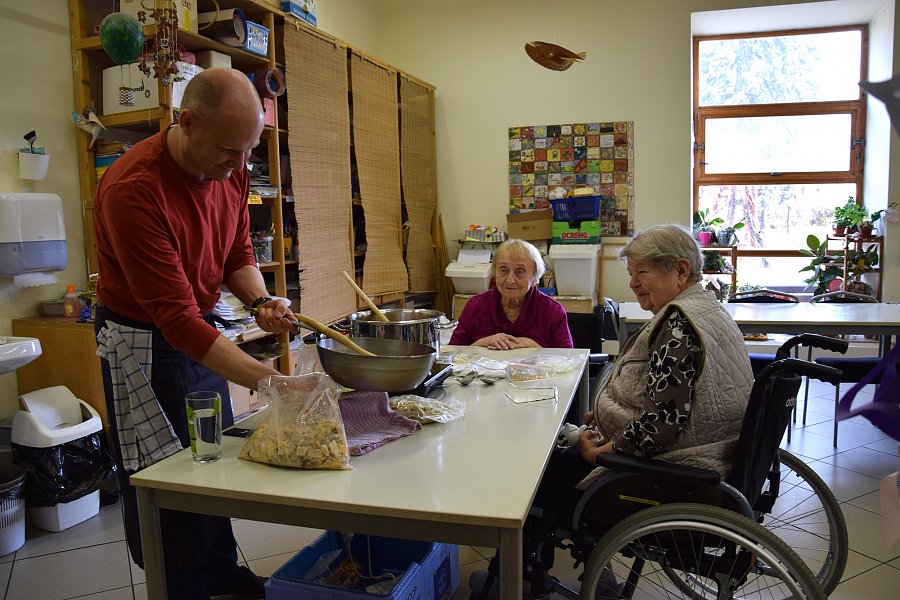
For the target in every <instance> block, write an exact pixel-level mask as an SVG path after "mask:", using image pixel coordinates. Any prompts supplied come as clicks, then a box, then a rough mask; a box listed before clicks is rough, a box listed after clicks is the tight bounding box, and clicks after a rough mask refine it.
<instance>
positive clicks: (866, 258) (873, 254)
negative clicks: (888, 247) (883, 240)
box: [847, 246, 878, 279]
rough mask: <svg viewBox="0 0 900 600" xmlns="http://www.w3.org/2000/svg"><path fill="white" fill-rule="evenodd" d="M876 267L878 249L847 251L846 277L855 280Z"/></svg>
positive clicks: (872, 247) (873, 247)
mask: <svg viewBox="0 0 900 600" xmlns="http://www.w3.org/2000/svg"><path fill="white" fill-rule="evenodd" d="M877 266H878V249H877V248H876V247H875V246H871V247H869V248H867V249H864V250H848V251H847V277H848V278H850V279H856V278H857V277H859V276H860V275H862V274H863V273H868V272H869V271H871V270H872V269H874V268H875V267H877Z"/></svg>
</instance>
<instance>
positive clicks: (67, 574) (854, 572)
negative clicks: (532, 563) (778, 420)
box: [0, 382, 900, 600]
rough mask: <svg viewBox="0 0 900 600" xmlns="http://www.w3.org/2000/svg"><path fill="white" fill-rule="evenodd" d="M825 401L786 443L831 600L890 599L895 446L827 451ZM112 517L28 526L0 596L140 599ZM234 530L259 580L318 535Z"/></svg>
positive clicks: (823, 390) (827, 392) (894, 567)
mask: <svg viewBox="0 0 900 600" xmlns="http://www.w3.org/2000/svg"><path fill="white" fill-rule="evenodd" d="M869 394H871V392H869ZM861 400H863V401H864V400H865V399H864V398H860V399H858V400H857V402H860V401H861ZM833 403H834V392H833V388H832V387H831V386H830V385H827V384H820V383H815V382H814V384H813V386H812V387H811V392H810V406H809V416H808V418H807V425H806V427H801V426H800V425H799V424H798V425H797V427H796V429H795V431H794V436H793V439H792V441H791V443H790V445H787V446H786V447H787V448H788V449H789V450H790V451H791V452H793V453H795V454H798V455H801V456H803V457H805V458H806V459H807V462H808V463H809V464H810V465H811V466H812V467H813V469H815V471H816V472H817V473H819V475H820V476H821V477H822V478H823V479H825V481H826V482H827V483H828V485H829V486H831V488H832V490H833V491H834V493H835V495H836V496H837V497H838V499H839V500H840V501H841V502H842V508H843V511H844V516H845V518H846V520H847V525H848V529H849V532H850V549H851V552H850V558H849V561H848V563H847V568H846V571H845V573H844V580H843V581H842V583H841V584H840V586H838V588H837V590H836V591H835V592H834V593H833V594H832V596H831V598H833V599H835V600H860V599H865V600H897V598H900V591H898V590H900V543H898V544H894V545H893V546H891V547H886V545H885V541H884V536H883V526H882V519H881V516H880V508H879V502H878V494H877V491H878V489H879V484H880V480H881V478H882V477H884V476H885V475H887V474H889V473H893V472H894V471H897V470H898V469H900V457H898V453H897V442H895V441H893V440H891V439H890V438H887V437H886V436H885V435H883V434H882V433H881V432H880V431H878V430H877V429H875V428H874V427H872V426H871V425H870V424H869V423H868V421H865V420H863V419H860V418H857V419H853V420H851V421H847V422H843V423H841V425H840V429H839V434H838V435H839V441H838V447H837V448H836V449H835V448H833V447H832V446H831V428H832V423H833V421H832V415H833ZM119 511H120V506H119V505H118V504H117V505H114V506H109V507H104V508H102V509H101V511H100V514H99V515H98V516H96V517H94V518H92V519H89V520H88V521H86V522H84V523H81V524H80V525H77V526H75V527H72V528H70V529H68V530H66V531H62V532H59V533H49V532H45V531H41V530H39V529H32V528H30V527H29V529H28V531H27V541H26V542H25V545H24V546H23V547H22V548H20V549H19V550H18V551H17V552H15V553H14V554H11V555H8V556H5V557H2V558H0V589H2V590H3V592H4V598H6V599H7V600H57V599H59V600H61V599H64V598H84V599H90V600H126V599H132V598H135V599H140V598H145V597H146V591H145V586H144V573H143V571H141V570H140V569H137V568H135V567H134V566H133V565H132V564H131V561H130V559H129V557H128V552H127V549H126V546H125V541H124V533H123V529H122V521H121V516H120V512H119ZM234 529H235V535H236V537H237V539H238V542H239V545H240V551H241V555H242V558H243V559H244V560H245V561H246V562H247V564H248V565H249V566H250V568H251V569H253V571H255V572H256V573H257V574H259V575H270V574H271V573H272V572H274V571H275V570H276V569H277V568H278V567H279V566H281V565H282V564H283V563H284V562H286V561H287V560H288V559H289V558H290V557H291V556H292V555H293V554H294V553H295V552H296V551H297V550H299V549H301V548H303V547H304V546H306V545H307V544H308V543H309V542H310V541H312V540H313V539H314V538H315V537H316V536H317V535H318V534H319V533H320V532H319V531H316V530H311V529H302V528H297V527H286V526H282V525H271V524H267V523H256V522H250V521H241V520H235V521H234ZM491 554H492V551H491V550H488V549H484V548H469V547H464V548H461V549H460V563H461V566H460V571H461V576H460V587H459V589H458V590H457V592H456V594H455V595H454V596H453V600H460V599H464V598H468V595H469V590H468V585H467V582H468V578H469V574H470V573H471V572H472V571H474V570H477V569H484V568H486V566H487V560H488V558H489V557H490V555H491ZM564 558H568V557H563V556H560V557H559V558H558V559H557V567H556V569H555V570H554V574H555V575H557V576H559V577H560V578H561V579H563V580H565V581H569V582H573V583H574V580H575V579H576V577H577V573H576V572H575V571H574V570H573V569H570V568H567V565H568V564H571V561H566V560H564Z"/></svg>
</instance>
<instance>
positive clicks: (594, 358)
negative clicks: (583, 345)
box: [588, 352, 609, 365]
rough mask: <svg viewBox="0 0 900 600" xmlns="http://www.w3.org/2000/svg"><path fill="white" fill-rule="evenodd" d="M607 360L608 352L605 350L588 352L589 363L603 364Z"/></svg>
mask: <svg viewBox="0 0 900 600" xmlns="http://www.w3.org/2000/svg"><path fill="white" fill-rule="evenodd" d="M608 362H609V354H607V353H606V352H591V353H590V354H588V364H589V365H605V364H606V363H608Z"/></svg>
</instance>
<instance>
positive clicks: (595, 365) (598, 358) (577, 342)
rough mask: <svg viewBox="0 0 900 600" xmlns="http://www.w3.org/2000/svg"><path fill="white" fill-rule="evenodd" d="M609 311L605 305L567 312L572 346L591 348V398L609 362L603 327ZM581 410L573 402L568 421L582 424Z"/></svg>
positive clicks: (589, 355) (589, 362)
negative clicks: (581, 311)
mask: <svg viewBox="0 0 900 600" xmlns="http://www.w3.org/2000/svg"><path fill="white" fill-rule="evenodd" d="M609 313H610V311H609V310H607V308H606V307H605V306H604V305H598V306H595V307H594V310H593V311H592V312H590V313H575V312H567V313H566V319H567V320H568V323H569V332H570V333H571V334H572V346H573V347H575V348H587V349H588V350H590V354H588V377H589V380H590V383H589V387H588V394H589V397H591V398H592V397H593V390H594V389H595V388H596V385H597V380H598V376H599V375H600V373H601V371H602V370H603V366H604V365H605V364H607V363H608V362H609V354H605V353H604V352H603V341H604V339H603V327H604V323H605V321H606V319H607V315H608V314H609ZM576 394H577V392H576ZM580 412H581V411H580V410H579V408H578V403H577V402H573V403H572V406H571V407H569V412H568V413H567V414H566V422H567V423H576V424H581V420H582V417H583V416H584V415H582V414H579V413H580Z"/></svg>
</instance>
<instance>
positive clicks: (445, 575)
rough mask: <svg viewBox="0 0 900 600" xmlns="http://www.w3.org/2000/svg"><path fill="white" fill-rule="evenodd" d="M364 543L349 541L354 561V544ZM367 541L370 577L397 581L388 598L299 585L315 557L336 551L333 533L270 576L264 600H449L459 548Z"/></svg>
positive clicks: (339, 542)
mask: <svg viewBox="0 0 900 600" xmlns="http://www.w3.org/2000/svg"><path fill="white" fill-rule="evenodd" d="M366 537H367V536H362V535H357V536H354V540H353V548H354V550H355V552H354V554H355V555H359V553H358V552H356V550H357V549H358V548H359V547H358V546H357V544H358V543H363V544H365V541H366ZM370 539H371V556H372V568H373V571H374V572H376V573H381V572H390V573H393V574H394V575H396V576H397V577H398V579H397V582H396V583H395V584H394V587H393V588H391V590H390V591H389V592H388V593H386V594H378V593H374V592H366V591H365V590H358V589H347V588H340V587H336V586H332V585H327V584H320V583H315V582H312V581H304V577H305V576H306V574H307V573H308V572H309V570H310V568H311V567H312V566H313V565H314V564H315V562H316V561H317V560H318V559H319V557H320V556H322V555H323V554H325V553H327V552H332V551H335V550H339V549H340V548H341V547H342V539H341V535H340V534H339V533H338V532H336V531H326V532H325V533H323V534H322V535H321V536H319V537H318V538H317V539H316V541H315V542H313V543H312V544H311V545H309V546H307V547H306V548H304V549H303V550H301V551H300V552H298V553H297V554H296V555H295V556H294V557H293V558H292V559H290V560H289V561H288V562H287V563H285V564H284V565H283V566H282V567H281V568H279V569H278V570H277V571H275V573H274V574H273V575H272V577H270V578H269V580H268V581H267V582H266V600H301V599H302V600H354V599H356V600H362V599H364V598H378V599H382V600H408V599H409V600H412V599H422V600H425V599H426V598H427V599H429V600H430V599H432V598H435V599H436V598H449V597H451V596H452V595H453V591H454V590H455V589H456V587H457V585H459V547H458V546H456V545H455V544H442V543H436V542H418V541H412V540H399V539H393V538H385V537H378V536H371V538H370ZM363 548H365V546H363ZM365 550H368V548H365ZM363 555H364V554H363Z"/></svg>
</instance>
